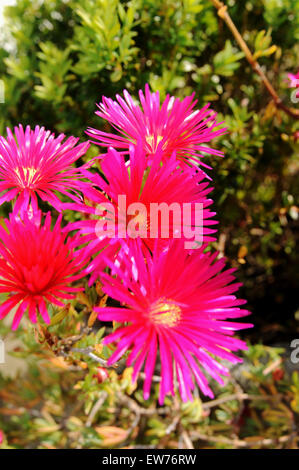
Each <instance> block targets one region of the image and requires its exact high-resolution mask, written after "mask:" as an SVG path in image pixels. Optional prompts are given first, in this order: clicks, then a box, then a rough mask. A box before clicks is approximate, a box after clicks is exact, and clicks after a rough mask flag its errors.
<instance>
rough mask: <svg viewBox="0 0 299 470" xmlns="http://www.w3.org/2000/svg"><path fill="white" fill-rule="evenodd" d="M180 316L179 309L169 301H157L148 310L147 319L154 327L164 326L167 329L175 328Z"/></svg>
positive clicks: (180, 311)
mask: <svg viewBox="0 0 299 470" xmlns="http://www.w3.org/2000/svg"><path fill="white" fill-rule="evenodd" d="M181 314H182V310H181V308H180V307H179V306H178V305H177V304H176V303H175V302H174V301H173V300H170V299H159V300H158V301H157V302H155V303H154V304H153V305H152V306H151V307H150V310H149V317H150V319H151V320H152V321H153V322H154V323H155V324H156V325H164V326H168V327H169V328H173V327H174V326H177V324H178V323H179V321H180V319H181Z"/></svg>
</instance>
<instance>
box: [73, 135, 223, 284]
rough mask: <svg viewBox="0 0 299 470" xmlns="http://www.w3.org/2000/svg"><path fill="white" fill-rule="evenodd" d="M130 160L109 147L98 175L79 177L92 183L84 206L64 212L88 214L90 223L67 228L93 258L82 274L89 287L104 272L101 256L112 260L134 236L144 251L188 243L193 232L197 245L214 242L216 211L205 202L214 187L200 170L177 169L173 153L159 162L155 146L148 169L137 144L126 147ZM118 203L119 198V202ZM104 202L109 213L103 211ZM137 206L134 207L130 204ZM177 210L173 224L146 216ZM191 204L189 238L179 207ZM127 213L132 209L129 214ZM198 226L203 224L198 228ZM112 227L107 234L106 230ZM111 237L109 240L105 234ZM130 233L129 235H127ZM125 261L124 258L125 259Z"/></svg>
mask: <svg viewBox="0 0 299 470" xmlns="http://www.w3.org/2000/svg"><path fill="white" fill-rule="evenodd" d="M129 156H130V159H129V160H128V161H127V162H126V159H125V156H124V155H123V154H122V153H119V152H117V151H116V150H115V149H113V148H109V150H108V153H107V154H106V155H105V156H104V157H103V158H102V161H101V170H102V172H103V175H104V177H102V176H101V175H100V174H99V173H91V172H90V171H86V170H82V173H83V175H84V176H85V177H86V178H87V179H88V181H89V182H90V183H91V185H92V188H90V190H89V191H88V192H86V193H85V194H86V196H87V198H88V199H89V200H88V204H85V205H82V204H76V203H66V204H65V205H64V208H70V209H73V210H77V211H78V210H79V211H83V212H86V213H89V214H91V216H92V217H93V218H89V219H87V220H79V221H76V222H74V223H71V224H69V226H68V229H69V230H71V229H72V230H73V229H76V230H79V233H80V234H81V235H84V236H82V237H81V238H80V239H79V242H80V243H81V242H83V241H84V240H86V243H88V245H87V248H86V249H87V252H88V253H89V256H93V260H92V261H91V263H90V265H89V267H88V269H87V272H89V273H91V278H90V283H93V282H94V281H95V280H96V278H97V277H98V275H99V273H100V272H101V270H103V269H104V268H105V262H104V258H103V253H105V256H106V257H107V256H108V252H109V256H111V257H115V256H116V255H118V254H119V251H120V249H121V248H122V247H123V244H121V243H120V241H121V240H123V239H124V238H125V239H126V240H127V244H128V247H129V248H130V244H131V242H132V240H134V238H136V237H137V236H138V235H139V237H140V238H141V240H142V245H143V246H144V247H145V248H146V249H147V248H150V249H152V247H153V246H154V243H155V242H156V241H157V240H158V243H157V244H158V247H160V248H161V247H165V246H167V245H168V241H169V240H170V239H173V238H182V239H184V240H187V239H189V238H190V239H191V237H192V236H193V237H194V236H195V235H194V234H195V233H196V230H197V232H201V233H200V237H199V238H200V239H201V240H200V242H201V243H205V244H206V243H208V242H210V241H214V240H215V237H214V233H215V232H216V230H215V229H214V228H211V227H213V226H215V224H217V223H218V222H217V221H216V220H214V219H213V217H214V216H215V214H216V213H215V212H212V211H210V209H209V206H210V205H211V204H212V203H213V201H212V199H210V198H208V195H209V193H210V192H211V190H212V189H213V188H211V187H210V186H209V183H208V182H207V181H204V177H203V174H202V172H201V171H198V170H196V169H194V168H189V167H187V166H185V168H184V169H182V168H181V167H179V166H178V162H177V159H176V154H175V152H174V153H173V154H172V155H171V156H170V157H169V158H168V159H167V160H166V161H164V152H163V150H162V145H161V144H160V145H159V146H158V148H157V150H156V152H155V153H154V154H153V155H152V160H151V164H150V165H149V160H148V158H147V156H146V154H145V152H144V150H143V146H142V142H141V141H140V140H139V142H138V144H137V146H131V148H130V151H129ZM120 198H121V199H120ZM107 203H110V204H111V206H112V207H111V209H110V210H109V208H108V209H107V211H105V210H103V211H102V210H101V208H103V209H104V208H105V205H106V204H107ZM136 203H137V204H141V205H142V209H143V210H141V208H140V206H135V204H136ZM174 204H175V208H178V209H179V218H178V221H177V222H176V221H175V218H171V211H170V217H167V216H168V215H169V213H168V211H167V214H166V215H167V216H166V217H165V219H166V220H164V219H163V217H162V216H161V217H160V218H157V219H156V218H154V217H151V215H152V213H153V212H152V207H153V205H156V207H162V205H164V207H165V206H166V207H167V208H169V207H171V206H172V205H174ZM188 204H189V205H190V206H189V207H190V217H188V226H189V222H190V226H189V229H190V230H189V233H190V235H189V238H187V235H186V227H185V225H186V222H185V220H184V217H183V211H184V210H183V209H184V205H188ZM198 207H200V208H201V210H200V221H199V222H197V220H198V219H197V215H196V210H197V208H198ZM130 209H133V211H132V212H131V213H129V212H130ZM200 224H202V225H200ZM109 227H111V229H110V228H109ZM109 230H111V231H112V233H111V231H110V235H109V236H108V232H109ZM132 232H133V233H132ZM126 256H127V254H126Z"/></svg>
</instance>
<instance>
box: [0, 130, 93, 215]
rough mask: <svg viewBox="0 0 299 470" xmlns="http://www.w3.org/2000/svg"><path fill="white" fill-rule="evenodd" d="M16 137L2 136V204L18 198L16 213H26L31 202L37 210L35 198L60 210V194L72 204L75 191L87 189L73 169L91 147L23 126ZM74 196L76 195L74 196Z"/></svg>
mask: <svg viewBox="0 0 299 470" xmlns="http://www.w3.org/2000/svg"><path fill="white" fill-rule="evenodd" d="M14 131H15V136H16V140H15V139H14V136H13V134H12V132H11V130H10V129H9V128H8V129H7V138H6V139H5V138H4V137H2V136H0V192H3V194H2V196H1V197H0V204H2V203H3V202H5V201H11V200H12V199H13V198H15V197H17V198H18V199H17V202H16V205H15V208H14V210H15V211H16V212H18V211H19V210H20V209H21V210H23V211H26V209H27V207H28V205H29V201H30V198H31V202H32V205H33V206H34V207H35V208H36V207H37V198H36V195H38V196H40V198H41V199H42V200H43V201H47V202H49V203H50V204H52V205H53V206H54V207H55V208H56V209H58V210H60V204H61V202H60V201H59V199H58V198H57V196H56V194H55V192H56V191H58V192H60V193H62V194H64V195H67V196H69V197H70V198H71V199H73V200H77V201H79V200H80V199H79V198H78V197H76V196H75V194H76V190H81V189H82V187H83V188H84V186H85V184H84V183H83V182H82V181H80V172H79V170H78V169H77V168H73V167H72V166H71V165H72V164H73V163H74V162H75V161H76V160H78V158H80V157H82V155H84V154H85V152H86V150H87V149H88V147H89V143H88V142H85V143H83V144H79V145H77V146H76V144H77V142H78V140H79V139H76V138H74V137H69V138H68V139H67V140H66V141H65V142H64V143H62V141H63V139H64V137H65V135H64V134H60V135H59V136H58V137H56V138H55V136H54V134H51V133H50V131H46V130H45V129H44V128H43V127H39V126H36V127H35V129H34V130H31V129H30V126H27V127H26V130H25V132H24V130H23V127H22V125H21V124H20V125H19V127H15V129H14ZM73 193H74V194H73Z"/></svg>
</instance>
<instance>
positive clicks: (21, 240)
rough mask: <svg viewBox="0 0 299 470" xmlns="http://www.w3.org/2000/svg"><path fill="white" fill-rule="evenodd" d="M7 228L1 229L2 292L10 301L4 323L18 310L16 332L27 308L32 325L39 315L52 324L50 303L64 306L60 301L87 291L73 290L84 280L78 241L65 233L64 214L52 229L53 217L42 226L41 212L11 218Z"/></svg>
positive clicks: (0, 311)
mask: <svg viewBox="0 0 299 470" xmlns="http://www.w3.org/2000/svg"><path fill="white" fill-rule="evenodd" d="M5 222H6V229H4V228H3V227H0V255H1V258H0V292H1V293H7V294H8V299H7V300H6V301H5V302H4V303H3V304H2V305H1V306H0V320H1V319H3V318H4V317H5V316H6V315H7V314H8V313H9V312H10V311H11V310H12V309H13V308H14V307H16V306H18V307H17V310H16V313H15V315H14V319H13V323H12V329H13V330H15V329H16V328H17V327H18V325H19V323H20V321H21V318H22V316H23V314H24V312H25V310H26V309H28V313H29V318H30V320H31V321H32V323H36V321H37V313H38V312H39V313H40V314H41V316H42V318H43V319H44V321H45V322H46V323H50V317H49V314H48V311H47V307H46V302H49V303H52V304H55V305H58V306H63V305H64V304H63V303H62V302H61V301H60V300H58V299H72V298H74V296H73V295H72V294H71V293H72V292H76V291H79V290H83V289H81V288H78V287H71V286H70V284H71V283H72V282H73V281H76V280H78V279H80V278H81V277H82V276H83V274H82V273H81V272H80V271H81V268H82V267H83V261H82V258H81V257H78V256H77V254H76V252H75V251H74V239H72V238H68V239H67V240H66V235H65V234H62V231H61V226H60V223H61V215H60V216H59V218H58V220H57V222H56V224H55V226H54V228H53V230H51V215H50V213H48V214H47V216H46V218H45V223H44V225H43V226H42V225H41V212H40V211H39V212H36V213H35V214H34V215H33V216H31V218H30V216H28V215H25V216H24V220H21V219H20V218H19V217H16V216H15V215H14V214H11V215H10V220H6V221H5Z"/></svg>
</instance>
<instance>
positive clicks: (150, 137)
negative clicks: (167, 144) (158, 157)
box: [145, 135, 163, 152]
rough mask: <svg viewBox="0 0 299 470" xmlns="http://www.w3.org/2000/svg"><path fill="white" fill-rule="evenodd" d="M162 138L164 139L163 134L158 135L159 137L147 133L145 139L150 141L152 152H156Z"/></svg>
mask: <svg viewBox="0 0 299 470" xmlns="http://www.w3.org/2000/svg"><path fill="white" fill-rule="evenodd" d="M162 139H163V136H162V135H157V137H155V136H154V135H147V136H146V137H145V140H146V142H147V143H148V145H149V147H150V149H151V151H152V152H155V151H156V150H157V147H158V145H159V143H160V142H161V140H162Z"/></svg>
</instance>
